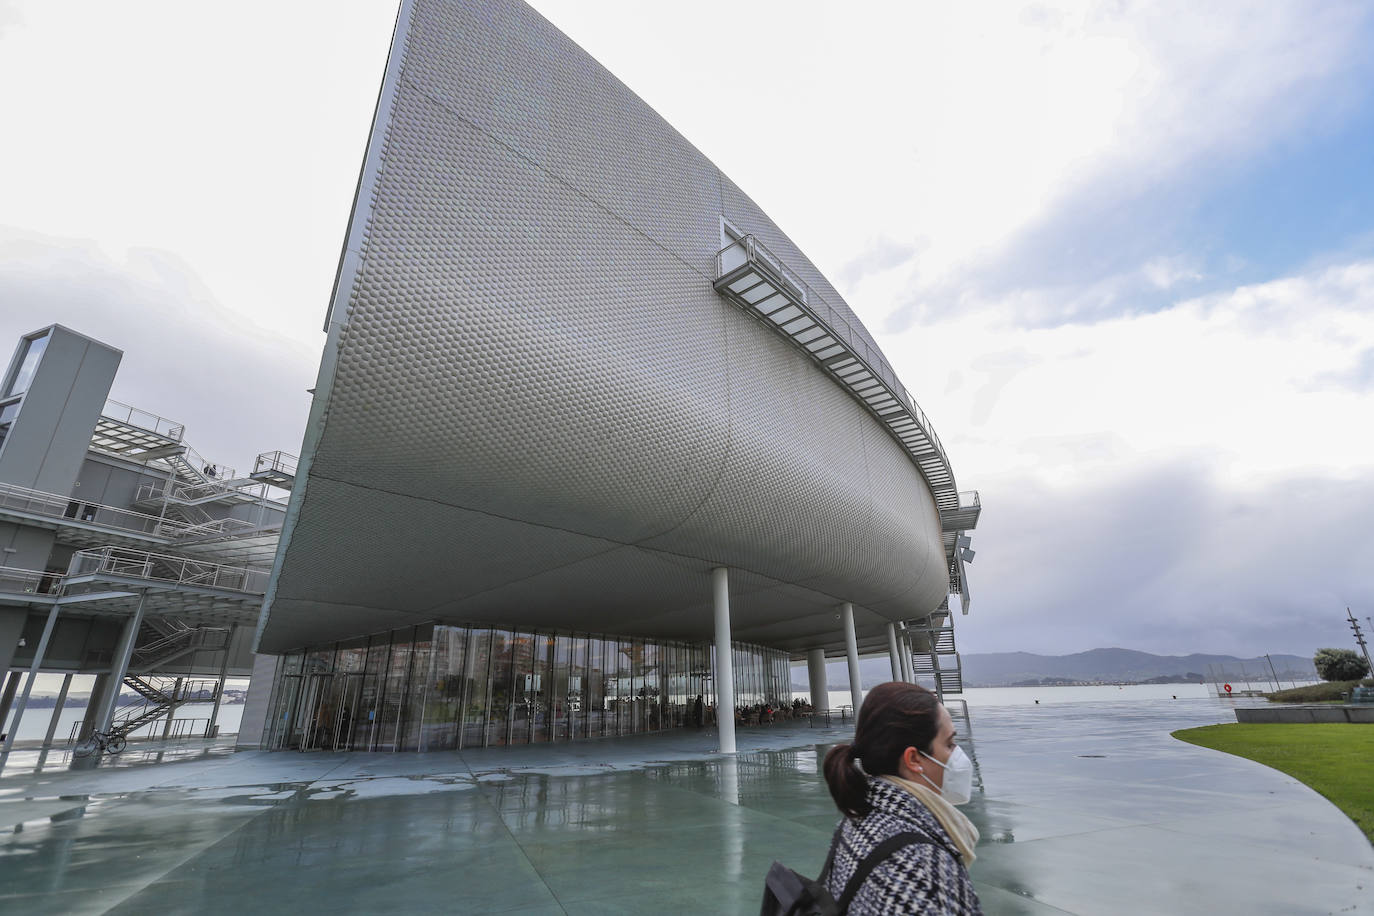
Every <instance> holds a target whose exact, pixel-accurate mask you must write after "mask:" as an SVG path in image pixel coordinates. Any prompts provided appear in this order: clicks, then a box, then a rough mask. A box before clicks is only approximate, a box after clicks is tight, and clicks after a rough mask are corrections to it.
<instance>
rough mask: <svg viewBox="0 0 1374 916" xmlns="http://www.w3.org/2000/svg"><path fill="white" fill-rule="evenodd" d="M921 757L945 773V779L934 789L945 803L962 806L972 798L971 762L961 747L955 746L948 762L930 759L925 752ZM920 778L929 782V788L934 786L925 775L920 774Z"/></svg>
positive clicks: (922, 752)
mask: <svg viewBox="0 0 1374 916" xmlns="http://www.w3.org/2000/svg"><path fill="white" fill-rule="evenodd" d="M921 756H922V757H925V758H927V759H928V760H930V761H931V762H932V763H934V764H935V765H936V766H938V767H940V768H941V769H942V770H944V771H945V778H944V779H943V780H942V781H941V783H940V785H939V786H938V787H936V788H938V789H939V790H940V795H942V796H943V797H944V798H945V800H946V801H948V802H949V803H950V804H951V805H964V804H967V803H968V800H969V799H971V798H973V761H972V760H969V759H968V754H965V753H964V749H963V748H962V747H959V746H958V745H955V747H954V753H952V754H950V755H949V760H947V761H945V762H944V763H941V762H940V761H938V760H936V759H935V758H934V757H931V756H930V755H929V754H927V753H926V752H925V751H921ZM920 777H921V778H922V779H924V780H925V781H926V782H929V783H930V784H931V786H933V787H934V786H935V783H933V782H931V780H930V777H929V776H927V775H926V774H925V773H921V774H920Z"/></svg>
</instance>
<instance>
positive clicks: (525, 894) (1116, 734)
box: [0, 700, 1374, 914]
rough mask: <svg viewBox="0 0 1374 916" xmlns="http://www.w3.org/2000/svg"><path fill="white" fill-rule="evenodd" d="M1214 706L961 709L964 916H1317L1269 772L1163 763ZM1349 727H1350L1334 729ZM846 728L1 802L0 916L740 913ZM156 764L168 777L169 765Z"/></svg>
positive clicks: (271, 765) (1357, 836)
mask: <svg viewBox="0 0 1374 916" xmlns="http://www.w3.org/2000/svg"><path fill="white" fill-rule="evenodd" d="M1230 709H1231V707H1229V706H1227V705H1224V704H1223V703H1221V702H1218V701H1214V700H1180V701H1158V702H1150V703H1133V704H1125V703H1104V704H1073V705H1066V706H1054V707H1015V708H1003V709H977V710H974V713H973V720H972V722H971V727H972V729H973V735H972V736H969V737H966V738H965V742H964V743H965V746H966V748H970V749H971V751H972V756H974V757H975V759H976V760H977V764H978V772H979V774H980V777H981V781H982V784H983V789H982V791H981V792H979V793H976V794H975V798H974V800H973V801H972V802H971V803H970V804H969V805H968V806H967V808H966V810H967V811H968V813H969V815H970V816H971V817H972V818H973V820H974V821H975V822H976V823H977V824H978V827H979V829H980V830H981V831H982V834H983V840H982V843H981V844H980V848H979V851H978V852H979V857H978V862H977V863H976V864H975V865H974V867H973V877H974V880H975V883H976V885H977V887H978V891H979V894H980V896H981V897H982V899H983V902H984V906H985V909H986V911H987V912H989V913H1063V912H1070V913H1084V914H1088V913H1091V914H1097V913H1204V912H1207V913H1215V912H1223V913H1232V912H1247V913H1283V914H1294V913H1327V912H1342V911H1344V912H1351V911H1358V910H1359V908H1360V905H1361V904H1364V905H1365V906H1366V907H1368V906H1369V902H1370V900H1371V899H1374V850H1372V849H1371V847H1370V845H1369V843H1368V842H1367V841H1366V840H1365V839H1364V836H1363V834H1362V833H1361V832H1360V831H1359V830H1358V829H1356V828H1355V827H1354V825H1353V824H1351V823H1350V822H1349V821H1348V820H1347V819H1346V818H1345V817H1344V815H1342V814H1341V813H1340V812H1339V811H1337V810H1336V809H1335V808H1334V807H1333V806H1331V805H1330V804H1329V803H1327V802H1326V801H1325V800H1323V799H1321V798H1320V797H1319V796H1317V795H1315V794H1314V793H1312V792H1311V791H1310V790H1308V789H1306V788H1305V787H1303V786H1302V785H1300V784H1299V783H1297V782H1296V781H1294V780H1292V779H1290V778H1289V777H1287V776H1284V775H1283V774H1281V773H1278V772H1276V771H1273V770H1269V769H1267V768H1264V767H1261V766H1258V765H1257V764H1253V763H1250V762H1249V761H1245V760H1240V759H1238V758H1234V757H1229V756H1226V755H1223V754H1218V753H1215V752H1212V751H1208V750H1206V749H1203V748H1197V747H1193V746H1191V745H1186V744H1183V743H1182V742H1178V741H1174V740H1173V739H1172V738H1170V737H1169V734H1168V733H1169V731H1171V730H1173V729H1176V728H1182V727H1187V726H1190V725H1202V724H1209V723H1212V722H1218V721H1228V720H1233V718H1234V717H1233V715H1232V713H1231V711H1230ZM1352 727H1359V726H1352ZM848 735H849V730H848V728H846V727H840V726H838V725H837V726H835V727H832V728H829V729H808V728H806V727H804V726H801V727H797V726H787V727H781V726H780V727H776V728H772V729H754V730H747V731H744V732H741V734H740V739H741V740H740V747H741V753H740V754H739V755H737V756H736V757H734V758H722V757H720V756H719V755H716V754H714V753H712V752H711V748H712V745H713V740H712V736H711V734H710V733H709V732H692V733H685V734H673V735H663V736H654V735H650V736H642V737H638V738H634V739H629V740H622V741H618V742H590V743H585V744H577V745H557V746H542V747H541V746H533V747H529V746H524V747H513V748H492V749H487V750H481V751H468V752H462V753H456V752H445V753H434V754H363V753H349V754H295V753H271V754H269V753H264V752H256V751H253V752H240V753H232V751H231V749H230V748H228V747H227V746H226V745H223V744H219V745H209V746H203V745H193V746H186V747H183V748H181V749H180V750H178V751H175V752H172V753H169V754H168V755H166V757H164V759H162V760H161V761H160V762H159V761H157V760H156V759H145V760H139V759H137V757H136V756H130V757H126V758H124V759H121V760H119V761H117V762H116V765H113V766H112V765H109V764H102V765H101V766H100V767H98V768H95V769H85V770H72V769H69V768H68V767H66V766H65V765H63V762H62V761H61V760H60V759H58V758H55V757H50V758H49V759H48V760H45V761H44V762H43V765H42V766H39V765H38V761H37V759H36V755H35V756H34V759H31V760H28V761H27V762H25V761H21V760H19V759H15V760H13V761H12V766H11V768H10V769H8V770H7V771H6V775H5V777H4V778H3V779H0V826H2V827H3V829H5V830H6V831H7V835H6V836H5V839H4V840H3V841H0V911H6V912H24V913H34V914H37V913H105V912H113V913H121V914H125V913H127V914H133V913H145V912H155V913H183V912H184V913H230V912H234V913H238V912H243V911H257V912H262V913H274V912H286V911H295V910H301V909H310V910H314V909H326V908H327V909H331V910H335V911H341V912H384V911H398V910H403V911H408V912H468V913H471V912H512V913H516V912H518V913H643V912H690V913H715V912H720V913H750V912H755V911H756V910H757V907H758V900H759V898H760V895H761V890H760V887H761V882H762V875H763V874H764V872H765V871H766V870H767V868H768V865H769V864H770V863H771V862H772V861H773V860H774V859H779V860H781V861H783V862H786V863H787V864H789V865H791V866H793V867H794V868H797V869H798V870H800V871H809V872H811V873H814V872H815V871H817V870H818V869H819V867H820V864H821V862H822V860H823V858H824V854H825V847H826V843H827V842H828V840H829V836H830V831H831V830H832V828H833V827H834V824H835V822H836V817H837V816H836V813H835V810H834V806H833V805H832V804H831V802H830V799H829V796H828V794H827V793H826V790H825V785H824V782H823V780H822V779H821V775H820V760H821V757H822V756H823V754H824V751H825V749H826V747H828V745H829V744H830V743H832V742H834V741H838V740H844V739H845V738H847V737H848ZM169 758H170V759H169Z"/></svg>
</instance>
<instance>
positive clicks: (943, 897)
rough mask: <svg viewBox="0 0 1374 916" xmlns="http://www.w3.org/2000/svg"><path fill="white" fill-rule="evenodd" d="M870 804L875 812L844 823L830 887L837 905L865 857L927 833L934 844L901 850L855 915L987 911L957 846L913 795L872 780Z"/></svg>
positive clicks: (881, 869) (858, 900)
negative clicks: (906, 836)
mask: <svg viewBox="0 0 1374 916" xmlns="http://www.w3.org/2000/svg"><path fill="white" fill-rule="evenodd" d="M868 801H869V804H871V805H872V806H873V810H872V811H870V812H868V814H867V815H865V816H864V817H861V818H848V817H847V818H845V821H844V827H843V829H842V830H841V832H840V840H841V842H840V843H839V845H838V847H837V848H836V850H835V863H834V865H833V866H832V868H831V871H830V877H829V879H828V880H827V882H826V887H827V888H828V889H829V891H830V893H831V894H832V895H833V896H834V897H835V899H836V900H838V899H839V897H840V894H841V893H843V892H844V886H845V882H847V881H848V880H849V876H850V875H852V874H854V869H855V868H857V867H858V864H859V862H860V861H861V860H862V859H863V857H864V856H865V855H867V854H868V853H869V851H870V850H872V849H873V848H874V847H875V846H877V845H878V844H879V843H881V842H882V841H883V840H885V839H887V838H888V837H890V836H892V835H893V834H897V833H902V832H903V831H912V832H915V833H923V834H925V835H926V836H928V837H930V838H931V839H932V840H934V841H935V842H934V843H916V844H913V845H911V846H907V847H905V848H903V849H899V850H897V851H896V852H895V853H893V854H892V856H891V857H890V858H889V859H888V860H887V861H886V862H884V863H883V864H882V865H879V866H878V867H877V868H875V869H874V870H873V872H872V874H870V875H869V876H868V880H867V881H865V882H864V883H863V887H861V888H860V889H859V892H858V893H857V894H855V895H854V900H853V902H851V903H850V905H849V913H850V914H851V916H889V914H894V913H912V914H920V916H936V914H941V916H943V914H947V913H948V914H960V916H973V914H981V913H982V912H983V911H982V909H981V907H980V906H979V903H978V895H977V894H975V893H974V892H973V885H972V884H971V883H969V876H968V869H967V868H966V867H965V866H964V863H963V861H962V860H960V858H959V853H958V851H957V850H956V849H955V846H954V842H953V841H952V840H951V839H950V838H949V834H948V833H946V832H945V828H944V827H943V826H941V824H940V822H939V821H938V820H936V818H935V815H933V814H931V813H930V811H929V809H927V808H926V806H925V805H923V804H921V803H920V801H918V800H917V799H916V797H915V796H914V795H912V794H911V793H910V792H906V791H903V790H902V789H901V788H900V787H898V786H894V785H893V784H892V783H890V782H887V781H886V780H882V779H875V778H872V777H870V778H869V780H868Z"/></svg>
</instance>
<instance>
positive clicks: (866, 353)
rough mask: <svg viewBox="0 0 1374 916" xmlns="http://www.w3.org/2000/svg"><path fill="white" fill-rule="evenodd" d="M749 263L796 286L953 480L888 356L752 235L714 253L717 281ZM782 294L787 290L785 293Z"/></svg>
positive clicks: (932, 429)
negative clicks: (897, 405) (884, 388)
mask: <svg viewBox="0 0 1374 916" xmlns="http://www.w3.org/2000/svg"><path fill="white" fill-rule="evenodd" d="M750 261H753V262H754V263H762V264H764V265H766V266H767V267H768V268H769V269H771V270H772V271H774V272H775V273H776V274H777V277H778V279H781V280H783V281H785V282H786V283H787V284H788V285H791V286H795V287H796V293H797V294H798V295H799V297H800V303H799V304H800V305H802V306H804V307H805V308H806V310H807V311H809V312H811V313H812V315H813V316H814V317H815V319H816V320H817V321H818V322H819V323H820V324H821V325H822V326H823V328H824V329H825V331H826V332H827V333H829V334H830V336H832V337H834V338H835V339H836V340H837V341H839V342H840V343H842V344H844V346H845V348H846V349H848V350H849V353H850V355H852V356H854V357H855V358H857V359H858V360H860V361H861V362H863V363H864V365H865V366H867V368H868V369H869V371H870V372H872V373H873V375H874V376H875V377H876V378H877V379H878V380H879V381H881V382H882V383H883V384H884V385H885V386H887V389H888V391H889V392H891V394H892V396H893V397H894V398H896V400H897V401H898V402H899V403H900V404H901V405H902V407H903V408H905V409H906V411H907V413H909V414H910V415H911V417H912V419H914V420H915V421H916V423H917V424H919V425H920V427H921V430H922V431H923V432H924V433H925V435H926V437H927V438H928V439H929V440H930V444H931V446H932V447H933V448H934V449H935V451H936V453H937V454H938V455H939V456H940V461H941V463H942V464H943V465H944V467H945V469H946V470H947V471H949V473H950V474H951V477H952V475H953V471H952V470H951V469H950V463H949V458H948V456H947V455H946V454H945V448H944V445H943V444H941V442H940V437H939V436H937V435H936V434H935V427H934V426H933V425H931V422H930V418H929V417H927V416H926V414H925V411H923V410H921V407H920V405H918V404H917V403H916V399H915V398H913V397H912V396H911V393H910V392H908V391H907V390H906V387H905V386H904V385H903V384H902V383H901V382H900V381H899V380H898V378H897V373H896V372H895V371H893V369H892V366H891V364H890V363H888V361H887V357H886V356H884V355H883V353H882V351H880V350H879V349H878V346H877V344H874V343H871V342H870V341H869V339H868V336H867V334H866V333H860V332H859V331H858V330H856V329H855V327H854V325H853V323H852V322H851V321H850V320H849V317H848V316H846V315H844V314H843V313H842V312H840V311H839V310H838V309H836V308H834V307H833V306H832V305H830V303H829V302H827V301H825V299H824V298H823V297H821V296H818V295H816V294H815V291H814V290H812V289H811V288H810V287H809V286H808V285H807V284H806V283H805V282H804V281H803V280H802V279H801V278H800V277H799V276H797V275H796V274H795V273H793V272H792V271H791V270H789V269H788V268H787V267H786V266H785V265H783V263H782V260H781V259H780V258H778V256H777V255H775V254H773V252H771V251H769V250H768V248H767V246H765V245H764V244H763V243H762V242H760V241H758V240H757V239H755V238H754V236H752V235H746V236H745V237H744V238H742V239H738V240H736V241H735V242H733V243H731V244H730V245H727V246H725V247H724V248H722V249H721V250H720V251H719V252H717V253H716V278H717V279H719V278H721V277H724V276H725V275H726V274H728V273H729V272H730V271H732V270H736V269H737V268H739V267H741V266H743V265H744V264H746V263H749V262H750ZM784 292H786V291H785V290H784Z"/></svg>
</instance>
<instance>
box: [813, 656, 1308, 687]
mask: <svg viewBox="0 0 1374 916" xmlns="http://www.w3.org/2000/svg"><path fill="white" fill-rule="evenodd" d="M962 658H963V665H964V686H966V687H1011V686H1015V685H1019V684H1054V683H1102V684H1138V683H1143V682H1146V681H1154V682H1157V683H1158V682H1161V681H1164V682H1167V681H1168V680H1188V681H1194V680H1197V681H1201V680H1206V679H1207V675H1208V666H1209V665H1210V666H1213V667H1215V668H1218V669H1224V674H1225V676H1226V677H1228V678H1231V679H1236V680H1238V679H1240V678H1239V675H1240V674H1241V673H1242V672H1244V673H1246V674H1249V676H1250V679H1251V680H1254V681H1263V680H1266V679H1269V678H1271V677H1272V675H1271V674H1270V671H1269V662H1268V661H1266V660H1265V658H1264V657H1263V656H1260V657H1259V658H1237V657H1236V656H1234V655H1201V654H1193V655H1151V654H1150V653H1149V652H1136V651H1135V650H1133V649H1090V650H1088V651H1087V652H1075V653H1073V654H1072V655H1035V654H1034V653H1031V652H989V653H984V654H969V655H964V656H963V657H962ZM1270 659H1271V660H1272V661H1273V663H1274V668H1275V670H1277V672H1278V676H1279V680H1280V681H1290V680H1299V681H1301V680H1314V679H1316V677H1317V672H1316V669H1315V668H1313V667H1312V659H1310V658H1304V657H1302V656H1298V655H1271V656H1270ZM792 672H793V673H792V681H793V686H794V687H797V688H800V689H802V690H805V689H807V687H808V685H807V683H806V668H805V666H801V667H798V668H793V669H792ZM859 672H860V676H861V677H862V679H863V685H864V688H865V689H867V688H869V687H872V686H874V685H876V684H881V683H883V682H884V681H887V680H890V679H891V676H892V675H891V669H890V667H889V664H888V660H887V657H886V656H878V657H874V658H863V659H860V660H859ZM1190 675H1193V676H1191V677H1190ZM826 679H827V682H828V686H829V688H830V689H831V690H847V689H848V688H849V675H848V671H847V668H846V666H845V664H844V663H843V662H838V663H837V662H834V661H832V662H830V663H829V664H828V665H827V666H826Z"/></svg>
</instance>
